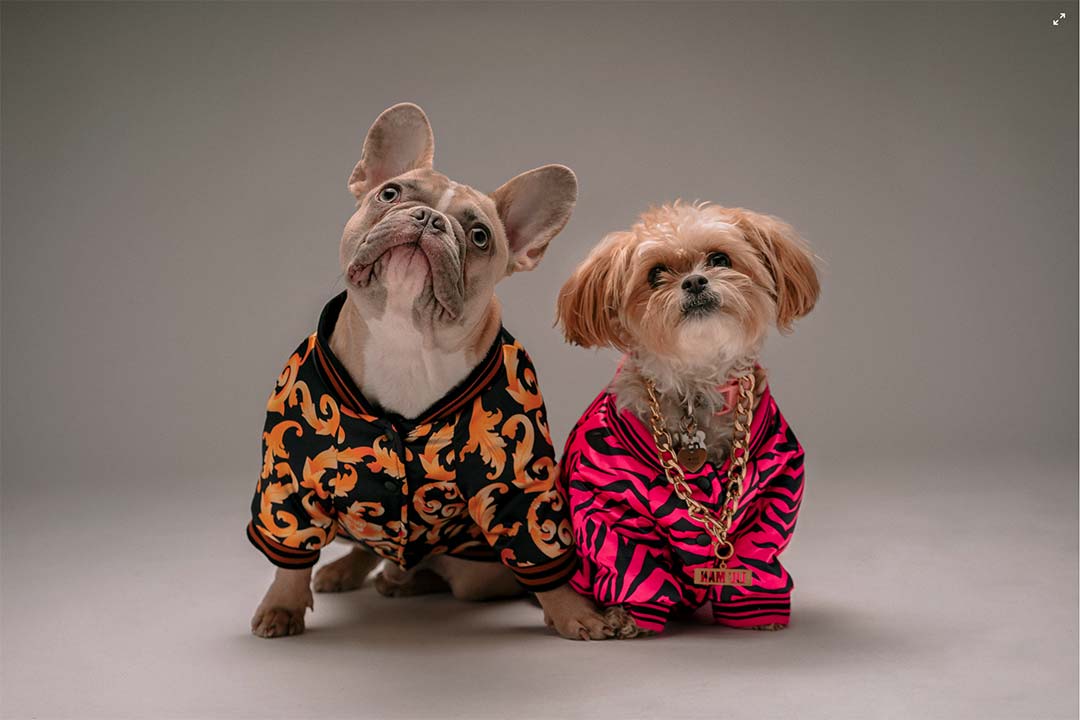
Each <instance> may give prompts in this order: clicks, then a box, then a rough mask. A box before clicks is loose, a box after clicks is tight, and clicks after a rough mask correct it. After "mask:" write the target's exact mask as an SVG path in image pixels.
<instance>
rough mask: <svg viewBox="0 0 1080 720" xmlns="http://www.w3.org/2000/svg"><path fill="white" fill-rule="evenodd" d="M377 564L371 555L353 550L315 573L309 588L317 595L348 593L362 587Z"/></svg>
mask: <svg viewBox="0 0 1080 720" xmlns="http://www.w3.org/2000/svg"><path fill="white" fill-rule="evenodd" d="M378 564H379V559H378V558H377V557H375V556H374V555H372V554H371V553H368V552H364V551H362V550H354V551H352V552H350V553H349V554H348V555H345V556H344V557H340V558H338V559H337V560H335V561H334V562H332V563H330V564H329V565H324V566H323V567H321V568H319V570H318V571H317V572H316V573H315V580H314V581H313V582H312V583H311V587H312V588H313V589H314V590H315V592H317V593H334V592H348V591H350V590H358V589H359V588H361V587H363V585H364V580H366V579H367V576H368V574H369V573H370V572H371V571H372V570H373V569H374V568H375V566H376V565H378Z"/></svg>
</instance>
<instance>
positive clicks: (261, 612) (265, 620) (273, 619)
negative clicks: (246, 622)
mask: <svg viewBox="0 0 1080 720" xmlns="http://www.w3.org/2000/svg"><path fill="white" fill-rule="evenodd" d="M304 611H305V608H300V609H299V610H289V609H287V608H281V607H271V608H265V609H264V608H263V607H261V606H260V607H259V609H257V610H256V611H255V616H254V617H253V618H251V633H252V634H253V635H258V636H259V637H262V638H274V637H282V636H284V635H299V634H300V633H302V632H304Z"/></svg>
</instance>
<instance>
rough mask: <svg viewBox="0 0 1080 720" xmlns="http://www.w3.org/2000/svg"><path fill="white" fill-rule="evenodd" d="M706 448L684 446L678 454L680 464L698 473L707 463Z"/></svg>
mask: <svg viewBox="0 0 1080 720" xmlns="http://www.w3.org/2000/svg"><path fill="white" fill-rule="evenodd" d="M706 455H707V453H706V452H705V448H682V449H680V450H679V454H678V455H677V456H676V459H678V461H679V464H680V465H682V466H683V467H684V468H686V469H687V470H689V471H690V472H692V473H696V472H697V471H698V470H700V469H701V466H702V465H704V464H705V458H706Z"/></svg>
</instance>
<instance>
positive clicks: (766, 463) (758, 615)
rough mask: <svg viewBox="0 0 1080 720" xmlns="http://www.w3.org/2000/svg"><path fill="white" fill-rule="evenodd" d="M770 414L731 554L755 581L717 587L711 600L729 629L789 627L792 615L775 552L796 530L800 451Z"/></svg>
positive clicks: (786, 579) (786, 578) (788, 586)
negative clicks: (746, 583)
mask: <svg viewBox="0 0 1080 720" xmlns="http://www.w3.org/2000/svg"><path fill="white" fill-rule="evenodd" d="M774 412H775V415H774V417H773V418H772V420H771V422H770V425H769V430H768V432H767V433H766V440H765V441H764V442H763V443H762V445H761V447H760V448H759V449H758V450H757V451H756V452H755V453H754V460H753V462H752V463H751V465H752V472H753V476H752V477H751V478H750V479H751V481H752V485H753V492H752V494H750V495H749V496H748V497H747V500H746V503H745V504H744V506H743V507H741V508H740V510H739V513H738V514H737V515H736V516H735V523H736V526H737V527H738V531H737V532H736V539H735V557H736V559H737V561H738V564H739V565H742V566H744V567H748V568H750V569H751V570H752V571H753V582H752V583H751V584H750V585H749V586H748V587H723V588H719V590H718V596H717V597H715V598H714V602H713V617H714V619H715V620H716V622H718V623H720V624H722V625H729V626H731V627H755V626H759V625H768V624H777V625H787V624H788V621H789V618H790V614H791V591H792V589H793V588H794V583H793V582H792V579H791V575H790V574H788V572H787V570H786V569H785V568H784V566H783V565H782V564H781V563H780V560H779V555H780V553H781V552H783V550H784V549H785V548H786V547H787V546H788V543H790V541H791V535H792V533H793V532H794V530H795V518H796V515H797V513H798V510H799V505H800V503H801V501H802V490H803V457H804V455H803V449H802V447H801V446H800V445H799V442H798V440H797V439H796V438H795V435H794V433H792V431H791V428H790V427H789V426H788V424H787V422H786V421H785V420H784V418H783V416H782V415H780V413H779V410H775V409H774ZM748 470H749V468H748Z"/></svg>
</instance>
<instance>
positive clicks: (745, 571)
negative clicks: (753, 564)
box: [694, 568, 754, 587]
mask: <svg viewBox="0 0 1080 720" xmlns="http://www.w3.org/2000/svg"><path fill="white" fill-rule="evenodd" d="M753 580H754V573H753V571H751V570H750V569H749V568H724V569H723V570H721V569H719V568H695V569H694V583H695V584H696V585H738V586H739V587H746V586H747V585H749V584H750V583H751V582H753Z"/></svg>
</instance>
